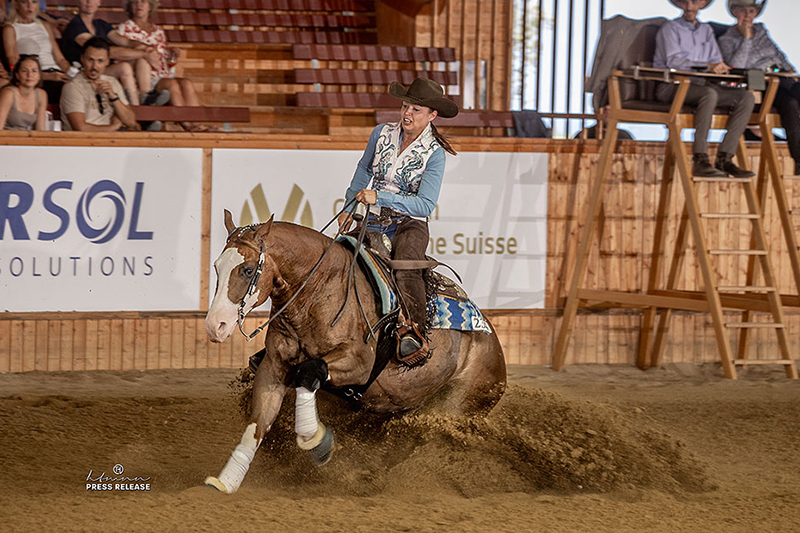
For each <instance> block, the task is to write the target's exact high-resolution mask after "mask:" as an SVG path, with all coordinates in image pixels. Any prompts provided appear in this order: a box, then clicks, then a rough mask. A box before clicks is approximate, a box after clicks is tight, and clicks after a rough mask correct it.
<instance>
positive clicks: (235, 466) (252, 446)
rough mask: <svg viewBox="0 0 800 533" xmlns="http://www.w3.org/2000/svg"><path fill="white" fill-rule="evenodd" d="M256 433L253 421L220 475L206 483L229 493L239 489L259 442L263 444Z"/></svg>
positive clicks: (208, 479) (210, 478)
mask: <svg viewBox="0 0 800 533" xmlns="http://www.w3.org/2000/svg"><path fill="white" fill-rule="evenodd" d="M255 434H256V424H255V423H252V424H250V425H248V426H247V428H246V429H245V430H244V434H243V435H242V441H241V442H240V443H239V444H237V445H236V448H234V450H233V452H232V453H231V457H230V459H228V462H227V463H226V464H225V467H224V468H223V469H222V472H220V474H219V477H218V478H213V477H209V478H206V481H205V483H206V485H211V486H213V487H216V488H217V489H219V490H220V491H222V492H227V493H228V494H231V493H234V492H236V491H237V490H239V487H240V486H241V484H242V481H243V480H244V476H245V475H246V474H247V471H248V470H249V469H250V463H252V462H253V457H255V454H256V449H257V448H258V446H259V444H261V442H260V441H257V440H256V437H255Z"/></svg>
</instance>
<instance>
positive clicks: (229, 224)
mask: <svg viewBox="0 0 800 533" xmlns="http://www.w3.org/2000/svg"><path fill="white" fill-rule="evenodd" d="M225 229H226V230H228V235H230V234H231V233H233V230H235V229H236V224H234V223H233V215H231V212H230V211H228V210H227V209H226V210H225Z"/></svg>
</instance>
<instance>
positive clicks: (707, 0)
mask: <svg viewBox="0 0 800 533" xmlns="http://www.w3.org/2000/svg"><path fill="white" fill-rule="evenodd" d="M669 1H670V2H672V5H673V6H675V7H677V8H678V9H683V8H682V7H681V6H679V5H678V3H679V2H680V1H681V0H669ZM713 1H714V0H706V5H704V6H703V7H701V8H700V9H705V8H707V7H708V6H710V5H711V3H712V2H713Z"/></svg>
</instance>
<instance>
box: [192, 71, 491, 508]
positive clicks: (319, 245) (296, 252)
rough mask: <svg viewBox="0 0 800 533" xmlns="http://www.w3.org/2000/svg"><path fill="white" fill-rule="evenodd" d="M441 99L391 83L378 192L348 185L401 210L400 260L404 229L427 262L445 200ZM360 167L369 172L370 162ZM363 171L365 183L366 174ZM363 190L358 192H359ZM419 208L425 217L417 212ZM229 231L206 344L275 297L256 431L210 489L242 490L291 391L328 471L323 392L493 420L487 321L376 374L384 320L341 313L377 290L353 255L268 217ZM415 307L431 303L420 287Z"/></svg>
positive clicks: (300, 431) (381, 406) (257, 386)
mask: <svg viewBox="0 0 800 533" xmlns="http://www.w3.org/2000/svg"><path fill="white" fill-rule="evenodd" d="M441 93H442V92H441V87H439V86H438V85H436V84H433V83H432V82H429V81H427V80H416V81H415V82H414V83H413V84H412V86H411V88H409V90H408V91H406V90H405V89H403V88H402V87H401V86H399V85H393V86H392V92H391V94H393V95H394V96H397V97H399V98H402V99H403V100H404V102H406V103H405V104H404V105H403V115H402V119H403V120H402V121H401V124H400V125H397V124H389V125H384V126H380V127H379V128H377V129H376V131H375V132H373V136H374V137H375V139H374V142H371V145H373V148H371V150H372V152H370V151H369V150H370V148H369V147H368V154H371V153H373V152H374V153H375V154H383V155H382V157H383V159H381V160H380V162H381V164H380V165H379V166H380V168H379V170H380V173H378V172H376V171H375V168H373V169H372V173H373V175H374V176H375V177H376V180H375V181H376V183H375V184H374V185H373V186H374V188H375V189H373V190H368V189H365V188H364V187H366V186H367V182H368V181H369V179H368V178H367V180H366V181H363V184H362V185H359V183H361V181H359V180H363V179H364V178H363V176H361V177H359V175H360V172H357V173H356V178H354V186H352V187H351V191H352V195H353V196H351V198H353V197H358V198H359V200H361V201H363V202H365V203H367V204H369V205H370V206H371V207H372V208H373V209H374V208H375V207H377V206H378V205H380V206H381V207H382V208H387V207H388V208H390V209H394V210H395V211H396V210H397V209H403V212H404V213H406V214H403V215H402V216H398V215H393V214H391V213H390V214H389V215H388V221H389V223H388V224H385V227H381V228H380V229H381V231H382V232H384V233H385V234H386V233H388V232H389V231H391V234H393V235H395V239H394V242H395V246H394V247H395V257H397V256H398V255H400V252H401V251H402V249H403V245H402V240H401V239H398V235H402V234H403V232H404V231H405V232H407V233H409V234H411V235H410V237H411V238H409V239H408V240H409V241H411V246H412V247H413V249H414V250H413V253H416V254H418V255H419V257H424V253H425V247H426V246H425V245H426V244H427V221H426V220H425V217H427V215H429V214H430V212H431V210H432V209H433V207H434V206H435V205H436V198H437V196H438V194H439V186H440V184H441V179H442V177H441V174H442V171H443V168H444V154H443V152H442V150H447V149H450V148H449V144H448V143H447V141H446V140H445V139H444V138H443V137H441V136H440V135H439V134H438V133H437V132H436V130H435V128H433V126H432V124H430V122H431V120H433V118H434V117H436V116H437V115H438V114H441V115H442V116H454V115H455V114H456V113H457V112H458V108H457V107H456V106H455V104H453V103H452V102H450V101H449V100H446V99H444V98H442V97H441ZM448 102H449V103H448ZM450 150H451V149H450ZM376 157H377V156H376ZM365 158H366V159H365ZM365 158H362V162H363V163H364V166H366V165H367V164H368V162H369V161H370V160H371V159H372V156H371V155H369V156H365ZM437 160H438V171H435V170H434V169H435V168H436V167H437V163H436V161H437ZM392 169H394V170H392ZM401 170H402V171H401ZM365 173H366V175H367V176H368V175H369V171H365ZM378 178H380V179H378ZM359 187H361V190H359V191H357V192H356V189H358V188H359ZM424 205H427V210H426V209H425V208H423V207H421V206H424ZM413 217H418V218H413ZM420 219H421V220H420ZM381 220H387V219H386V218H382V217H381V213H380V211H378V213H377V214H374V215H372V216H371V217H370V219H369V223H370V224H371V225H373V226H375V225H376V221H377V222H378V223H379V222H380V221H381ZM339 222H340V224H341V225H342V227H343V228H344V227H349V225H350V223H349V222H348V221H347V220H346V218H344V217H343V218H340V219H339ZM225 228H226V230H227V232H228V239H227V242H226V244H225V248H224V250H223V251H222V253H221V254H220V256H219V258H218V259H217V260H216V261H215V263H214V267H215V270H216V271H217V276H218V281H217V289H216V292H215V294H214V299H213V301H212V302H211V306H210V307H209V310H208V314H207V315H206V331H207V332H208V335H209V337H210V338H211V340H212V341H215V342H222V341H224V340H225V339H226V338H228V337H229V336H230V335H231V333H233V331H234V330H235V328H236V325H237V324H238V325H239V327H240V328H241V327H242V321H243V320H244V317H245V315H247V313H249V312H250V311H251V310H252V309H255V308H256V307H258V306H260V305H262V304H263V303H265V302H266V301H267V300H268V299H271V300H272V309H273V311H272V312H271V316H270V322H269V329H267V334H266V337H265V339H264V348H265V350H264V358H263V360H262V361H261V362H260V364H258V365H257V369H256V372H255V378H254V380H253V393H252V410H251V414H250V419H249V423H248V425H247V427H246V428H245V431H244V433H243V434H242V437H241V441H240V442H239V444H238V445H236V447H235V448H234V450H233V453H231V456H230V458H229V459H228V462H227V463H226V464H225V466H224V467H223V468H222V471H221V472H220V474H219V475H218V476H217V477H208V478H207V479H206V481H205V483H206V485H208V486H211V487H214V488H216V489H218V490H219V491H221V492H225V493H229V494H230V493H233V492H236V491H237V490H238V489H239V486H240V485H241V483H242V480H243V479H244V477H245V475H246V473H247V471H248V469H249V468H250V464H251V462H252V460H253V457H254V456H255V453H256V450H257V449H258V447H259V446H260V445H261V442H262V439H263V438H264V436H265V434H266V433H267V432H268V431H269V430H270V429H271V427H272V424H273V422H274V421H275V418H276V417H277V416H278V412H279V410H280V407H281V404H282V403H283V400H284V396H285V395H286V393H287V392H288V391H289V390H290V389H291V388H294V390H295V393H296V394H295V433H297V444H298V446H299V447H300V448H302V449H303V450H306V451H307V452H308V453H309V455H310V457H311V458H312V460H313V462H314V463H316V464H317V465H321V464H324V463H325V462H326V461H327V460H328V459H329V458H330V454H331V452H332V450H333V432H332V431H331V430H330V429H329V428H327V427H325V426H324V425H323V424H322V423H321V422H320V420H319V416H318V414H317V404H316V393H317V391H318V390H319V389H320V388H323V387H326V388H329V389H333V390H351V391H352V390H353V389H352V387H359V388H363V389H364V390H363V393H362V392H358V394H353V395H350V396H351V398H352V399H353V400H354V401H357V402H358V406H359V407H360V408H362V409H365V410H368V411H372V412H382V413H391V412H398V411H404V410H408V409H415V408H419V407H421V406H423V405H426V404H429V405H433V406H435V409H436V410H437V412H439V413H444V414H453V415H457V416H472V415H476V414H481V413H486V412H488V411H489V410H491V409H492V408H493V407H494V406H495V404H496V403H497V402H498V401H499V400H500V398H501V397H502V395H503V392H504V390H505V386H506V367H505V359H504V357H503V349H502V347H501V345H500V341H499V339H498V338H497V334H496V332H495V331H494V329H493V328H492V327H491V324H489V322H488V320H486V321H485V322H484V319H483V317H480V321H479V322H480V323H481V324H485V326H484V327H480V328H474V327H468V328H456V329H439V328H437V329H432V330H431V331H429V332H428V335H429V336H430V338H431V344H432V345H435V346H436V357H433V358H431V359H430V360H428V361H427V362H426V364H425V365H418V366H415V367H414V368H408V367H407V366H405V365H404V364H403V363H402V362H397V361H393V360H389V361H388V362H387V360H385V359H384V363H385V367H383V370H381V371H376V370H375V369H376V368H378V365H377V361H378V357H379V355H381V356H383V355H385V354H386V353H387V352H386V351H384V350H382V348H381V345H380V344H379V339H383V338H385V337H382V336H381V335H382V334H381V333H379V334H378V336H377V338H376V336H374V335H372V332H373V330H372V325H373V324H375V325H378V324H379V323H380V320H381V318H382V317H381V315H380V309H378V308H376V307H377V306H375V305H363V306H362V305H361V304H359V305H355V304H353V305H349V306H348V305H347V304H346V302H347V301H348V298H349V296H350V295H351V294H353V295H355V296H356V298H355V299H358V298H359V297H358V295H359V294H362V295H368V294H371V291H372V288H371V285H370V281H369V280H368V279H367V277H366V275H365V274H364V272H362V271H361V269H355V270H353V269H352V261H353V253H352V251H351V250H350V249H348V248H346V247H345V246H343V245H342V244H341V243H339V242H336V241H333V240H332V239H331V238H330V237H327V236H326V235H324V234H322V233H320V232H318V231H314V230H312V229H310V228H305V227H302V226H297V225H294V224H289V223H285V222H274V223H273V221H272V219H270V220H269V221H268V222H266V223H264V224H252V225H249V226H246V227H236V225H235V224H234V222H233V217H232V215H231V213H230V212H229V211H227V210H226V211H225ZM408 228H413V232H412V230H411V229H408ZM401 230H403V231H401ZM420 235H424V239H422V238H420ZM398 244H400V250H398ZM404 253H409V252H404ZM405 257H408V256H407V255H406V256H405ZM312 265H313V266H312ZM415 298H417V296H415ZM420 301H423V302H424V288H423V289H422V296H421V297H420ZM342 302H345V303H344V304H342ZM411 317H412V318H413V319H414V320H417V321H418V324H419V326H422V324H424V320H425V315H424V312H423V313H422V314H421V316H418V315H414V314H412V315H411ZM266 325H267V324H266V323H265V324H264V325H263V326H262V328H263V327H265V326H266ZM259 329H260V328H259ZM257 331H259V330H256V332H257ZM384 331H385V329H384ZM256 332H254V333H251V334H250V335H248V337H252V336H254V334H255V333H256ZM384 334H385V333H384ZM418 344H423V343H421V342H419V343H418ZM423 348H424V347H423ZM373 373H375V375H373ZM348 388H349V389H348Z"/></svg>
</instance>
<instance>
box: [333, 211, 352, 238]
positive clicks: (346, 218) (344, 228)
mask: <svg viewBox="0 0 800 533" xmlns="http://www.w3.org/2000/svg"><path fill="white" fill-rule="evenodd" d="M336 221H337V222H338V223H339V233H347V232H348V231H350V226H352V225H353V217H352V216H351V215H350V213H348V212H347V211H345V212H344V213H341V214H340V215H339V217H338V218H337V219H336Z"/></svg>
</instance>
